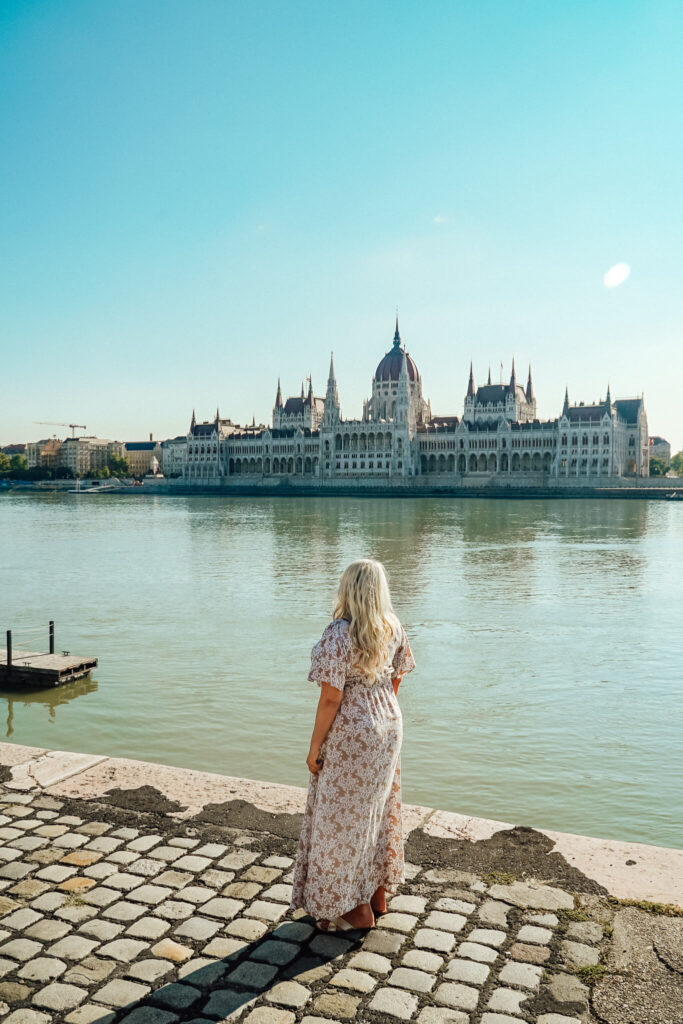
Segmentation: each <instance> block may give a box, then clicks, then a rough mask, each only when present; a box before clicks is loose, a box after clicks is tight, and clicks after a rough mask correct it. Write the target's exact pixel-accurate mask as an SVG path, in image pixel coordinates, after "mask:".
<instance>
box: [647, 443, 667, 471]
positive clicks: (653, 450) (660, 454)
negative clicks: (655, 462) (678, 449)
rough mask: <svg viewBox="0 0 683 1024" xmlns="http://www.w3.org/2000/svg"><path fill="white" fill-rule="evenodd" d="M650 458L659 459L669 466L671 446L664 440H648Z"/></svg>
mask: <svg viewBox="0 0 683 1024" xmlns="http://www.w3.org/2000/svg"><path fill="white" fill-rule="evenodd" d="M650 458H651V459H661V460H662V461H663V462H665V463H666V464H667V466H670V465H671V445H670V444H669V442H668V441H667V440H666V439H665V438H663V437H651V438H650Z"/></svg>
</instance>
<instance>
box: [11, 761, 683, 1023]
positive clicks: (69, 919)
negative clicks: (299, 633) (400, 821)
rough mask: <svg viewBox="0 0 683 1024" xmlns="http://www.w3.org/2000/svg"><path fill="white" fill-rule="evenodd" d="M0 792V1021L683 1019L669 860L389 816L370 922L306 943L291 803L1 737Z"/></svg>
mask: <svg viewBox="0 0 683 1024" xmlns="http://www.w3.org/2000/svg"><path fill="white" fill-rule="evenodd" d="M0 779H1V783H0V865H1V866H0V1015H1V1016H2V1017H3V1020H4V1021H6V1022H8V1024H50V1022H51V1021H59V1022H61V1021H65V1022H67V1024H94V1022H96V1021H97V1022H101V1024H118V1022H120V1021H125V1022H126V1024H176V1022H193V1024H217V1022H219V1021H225V1020H237V1019H239V1020H240V1021H244V1022H248V1024H296V1022H302V1024H356V1022H362V1024H366V1022H367V1024H401V1022H404V1021H417V1022H418V1024H521V1022H528V1024H682V1022H683V911H680V910H678V909H677V907H676V906H675V905H673V904H683V894H682V893H681V887H682V885H683V851H676V850H661V849H658V848H656V847H649V846H643V845H638V844H623V843H614V842H607V841H604V840H595V839H587V838H585V837H581V836H567V835H562V834H560V833H550V832H544V831H537V830H534V829H528V828H519V827H514V826H512V825H508V824H505V823H501V822H492V821H485V820H483V819H476V818H465V817H463V816H461V815H455V814H446V813H445V812H442V811H434V810H432V809H430V808H425V807H406V808H405V822H404V824H405V831H406V855H407V860H408V866H407V872H406V876H407V878H406V883H405V885H404V886H402V888H401V891H400V893H398V894H397V895H395V896H394V897H393V898H392V899H391V901H390V906H389V912H388V913H387V914H386V915H384V916H382V917H381V918H379V919H378V922H377V926H376V928H375V929H374V930H372V931H371V932H369V933H368V934H367V935H362V934H359V933H355V932H353V933H346V934H340V933H337V934H323V933H320V932H318V931H317V930H316V929H315V923H314V922H313V921H312V920H311V919H310V918H309V917H307V916H306V915H305V914H304V913H303V912H301V911H295V912H293V913H292V912H291V911H290V909H289V900H290V895H291V880H292V876H291V871H292V864H293V856H294V853H295V850H296V840H297V838H298V832H299V828H300V824H301V810H302V806H303V799H304V792H303V790H300V789H295V788H292V787H286V786H277V785H273V784H269V783H258V782H252V781H250V780H244V779H233V778H229V777H225V776H219V775H208V774H204V773H199V772H192V771H185V770H182V769H176V768H169V767H166V766H163V765H153V764H145V763H142V762H138V761H129V760H124V759H117V758H107V757H97V756H93V755H88V754H73V753H66V752H59V751H45V750H42V749H36V748H30V747H20V746H15V745H12V744H0ZM653 901H657V902H653ZM664 904H669V905H664Z"/></svg>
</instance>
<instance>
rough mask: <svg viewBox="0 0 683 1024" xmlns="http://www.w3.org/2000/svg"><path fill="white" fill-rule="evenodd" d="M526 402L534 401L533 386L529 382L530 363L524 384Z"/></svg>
mask: <svg viewBox="0 0 683 1024" xmlns="http://www.w3.org/2000/svg"><path fill="white" fill-rule="evenodd" d="M526 400H527V402H533V401H534V385H533V384H532V382H531V363H529V377H528V380H527V382H526Z"/></svg>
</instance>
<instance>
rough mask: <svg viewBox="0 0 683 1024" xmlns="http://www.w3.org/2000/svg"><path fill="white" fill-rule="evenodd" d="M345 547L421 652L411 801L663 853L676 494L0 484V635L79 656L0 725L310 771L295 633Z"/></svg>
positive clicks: (680, 712)
mask: <svg viewBox="0 0 683 1024" xmlns="http://www.w3.org/2000/svg"><path fill="white" fill-rule="evenodd" d="M360 556H373V557H375V558H379V559H380V560H381V561H382V562H384V564H385V565H386V567H387V571H388V573H389V579H390V583H391V587H392V592H393V597H394V603H395V606H396V610H397V611H398V613H399V615H400V617H401V619H402V621H403V622H404V624H405V627H406V630H407V632H408V635H409V637H410V639H411V642H412V646H413V650H414V654H415V658H416V661H417V664H418V668H417V669H416V671H415V672H414V673H413V674H412V675H410V676H407V677H406V679H405V680H404V682H403V684H402V686H401V691H400V700H401V704H402V707H403V714H404V745H403V759H402V760H403V791H404V799H405V800H406V801H407V802H411V803H423V804H427V805H430V806H433V807H441V808H445V809H447V810H452V811H460V812H463V813H469V814H475V815H480V816H483V817H490V818H499V819H501V820H503V821H512V822H516V823H520V824H526V825H537V826H540V827H544V828H553V829H560V830H566V831H570V832H582V833H586V834H590V835H598V836H606V837H614V838H621V839H633V840H641V841H644V842H650V843H658V844H662V845H669V846H683V832H682V826H681V810H682V806H681V777H682V760H683V755H682V748H683V743H682V735H681V723H682V722H683V685H682V680H683V629H682V628H681V624H682V622H683V504H680V503H679V504H675V503H668V502H664V501H659V502H648V501H629V500H618V501H617V500H610V501H608V500H602V501H601V500H595V499H585V500H574V501H572V500H564V501H563V500H558V499H555V500H525V501H511V500H484V499H430V498H416V499H412V498H406V499H394V500H391V499H381V498H380V499H352V498H319V499H317V498H279V499H278V498H248V497H247V498H212V497H165V496H158V497H142V496H133V497H131V496H124V495H106V494H102V495H100V496H97V497H95V496H92V497H82V496H78V495H72V494H61V495H58V494H44V495H30V494H13V495H10V494H5V495H0V627H1V628H2V630H3V631H4V630H5V629H6V628H7V627H10V626H12V627H15V628H17V629H18V628H19V627H29V626H36V625H40V624H44V625H45V630H46V629H47V621H48V619H51V618H53V619H55V620H56V636H57V650H62V649H68V650H70V651H72V652H74V653H78V654H92V655H95V656H97V657H98V658H99V668H98V669H97V671H96V673H95V675H94V678H93V680H91V681H79V682H75V683H72V684H69V685H68V686H64V687H61V688H58V689H56V690H53V691H42V692H40V693H32V694H25V695H21V694H16V693H15V694H9V693H7V692H4V693H2V694H1V695H0V696H1V698H2V702H3V708H2V710H3V723H4V724H3V728H2V735H3V737H4V738H6V739H7V740H9V741H12V742H15V743H26V744H31V745H35V746H46V747H52V748H61V749H67V750H82V751H89V752H94V753H107V754H113V755H120V756H125V757H133V758H141V759H144V760H151V761H160V762H165V763H169V764H176V765H182V766H185V767H192V768H200V769H205V770H207V771H214V772H221V773H226V774H230V775H240V776H249V777H251V778H256V779H268V780H273V781H276V782H286V783H292V784H295V785H306V783H307V780H308V771H307V769H306V766H305V757H306V753H307V751H308V742H309V738H310V731H311V727H312V724H313V717H314V711H315V705H316V701H317V697H318V692H319V691H318V688H317V686H316V685H315V684H314V683H310V682H308V681H307V678H306V676H307V672H308V665H309V654H310V648H311V646H312V644H313V643H314V642H315V641H316V640H317V639H318V637H319V635H320V633H321V631H322V629H323V628H324V626H325V625H326V624H327V622H328V621H329V620H330V617H331V616H330V609H331V604H332V599H333V594H334V589H335V583H336V581H337V578H338V576H339V574H340V572H341V570H342V569H343V568H344V567H345V565H346V564H347V563H348V562H349V561H351V560H353V559H355V558H357V557H360ZM3 635H4V634H3ZM20 643H21V640H20V637H19V635H17V638H16V640H15V645H16V646H19V645H20Z"/></svg>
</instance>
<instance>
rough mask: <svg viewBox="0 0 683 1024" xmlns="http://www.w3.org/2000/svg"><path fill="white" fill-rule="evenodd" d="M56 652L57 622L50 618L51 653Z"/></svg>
mask: <svg viewBox="0 0 683 1024" xmlns="http://www.w3.org/2000/svg"><path fill="white" fill-rule="evenodd" d="M54 653H55V624H54V620H53V619H50V654H54Z"/></svg>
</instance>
